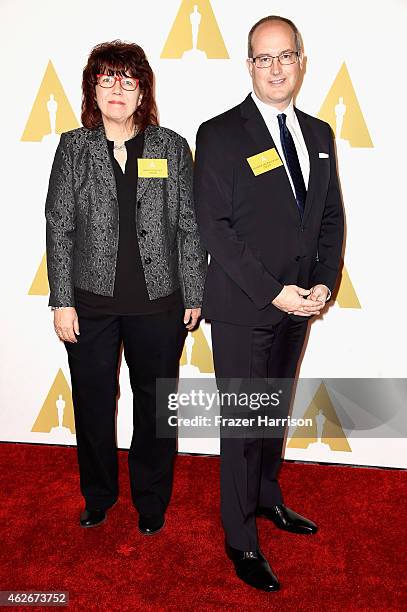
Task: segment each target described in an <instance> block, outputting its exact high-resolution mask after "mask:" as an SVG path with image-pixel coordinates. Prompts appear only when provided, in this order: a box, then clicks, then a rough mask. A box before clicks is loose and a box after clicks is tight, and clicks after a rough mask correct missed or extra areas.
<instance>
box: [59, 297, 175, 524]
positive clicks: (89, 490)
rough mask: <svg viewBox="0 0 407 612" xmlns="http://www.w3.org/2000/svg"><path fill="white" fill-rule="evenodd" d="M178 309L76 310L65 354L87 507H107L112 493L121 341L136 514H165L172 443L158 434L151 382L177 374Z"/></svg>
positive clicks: (114, 487)
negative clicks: (129, 398)
mask: <svg viewBox="0 0 407 612" xmlns="http://www.w3.org/2000/svg"><path fill="white" fill-rule="evenodd" d="M183 312H184V311H183V310H182V309H181V308H176V309H173V310H169V311H167V312H162V313H157V314H150V315H123V316H118V315H103V314H96V313H95V314H93V313H92V315H91V316H89V314H81V312H80V310H78V317H79V328H80V335H79V336H78V337H77V339H78V342H77V344H72V343H68V342H66V343H65V346H66V349H67V352H68V361H69V368H70V372H71V381H72V397H73V404H74V412H75V426H76V437H77V451H78V462H79V473H80V484H81V491H82V495H83V496H84V498H85V502H86V507H87V508H88V509H89V510H91V509H95V508H101V509H107V508H110V507H111V506H112V505H113V504H114V503H115V501H116V500H117V498H118V495H119V490H118V461H117V447H116V407H117V393H118V365H119V356H120V349H121V344H122V342H123V348H124V357H125V359H126V362H127V365H128V368H129V373H130V383H131V388H132V391H133V437H132V441H131V446H130V450H129V454H128V465H129V475H130V486H131V493H132V499H133V503H134V505H135V507H136V508H137V510H138V511H139V512H140V513H141V514H161V513H163V512H165V510H166V508H167V505H168V503H169V500H170V496H171V489H172V476H173V461H174V455H175V451H176V440H175V437H172V438H160V437H156V379H157V378H174V379H176V378H177V376H178V363H179V360H180V357H181V352H182V348H183V344H184V340H185V337H186V329H185V326H184V324H183Z"/></svg>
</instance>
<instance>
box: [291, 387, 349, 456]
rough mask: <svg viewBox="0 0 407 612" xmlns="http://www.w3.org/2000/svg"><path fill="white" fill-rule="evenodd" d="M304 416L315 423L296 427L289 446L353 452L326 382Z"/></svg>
mask: <svg viewBox="0 0 407 612" xmlns="http://www.w3.org/2000/svg"><path fill="white" fill-rule="evenodd" d="M303 418H304V419H312V423H313V424H312V426H308V427H305V426H302V427H301V426H298V427H296V429H295V430H294V434H293V436H292V438H290V440H289V441H288V443H287V447H288V448H301V449H309V450H315V451H316V452H318V451H321V450H322V451H324V450H325V449H326V450H328V451H329V450H331V451H342V452H352V449H351V447H350V446H349V442H348V440H347V438H346V435H345V433H344V431H343V429H342V425H341V424H340V422H339V419H338V417H337V415H336V412H335V408H334V406H333V403H332V401H331V398H330V397H329V394H328V391H327V389H326V386H325V385H324V383H321V384H320V385H319V387H318V390H317V392H316V393H315V395H314V397H313V399H312V401H311V403H310V405H309V406H308V408H307V409H306V411H305V414H304V415H303Z"/></svg>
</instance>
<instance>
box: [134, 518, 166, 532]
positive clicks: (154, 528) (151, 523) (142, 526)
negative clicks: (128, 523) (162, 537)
mask: <svg viewBox="0 0 407 612" xmlns="http://www.w3.org/2000/svg"><path fill="white" fill-rule="evenodd" d="M164 524H165V516H164V515H163V514H140V516H139V519H138V528H139V531H141V533H143V534H144V535H154V534H156V533H158V532H159V531H161V529H162V528H163V527H164Z"/></svg>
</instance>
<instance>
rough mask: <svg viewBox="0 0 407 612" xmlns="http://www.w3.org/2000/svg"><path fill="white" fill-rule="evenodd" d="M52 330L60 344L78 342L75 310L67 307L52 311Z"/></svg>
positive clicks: (77, 323) (77, 320)
mask: <svg viewBox="0 0 407 612" xmlns="http://www.w3.org/2000/svg"><path fill="white" fill-rule="evenodd" d="M54 329H55V332H56V334H57V336H58V338H59V339H60V340H61V342H78V340H77V339H76V337H75V334H76V335H77V336H79V319H78V315H77V314H76V310H75V308H73V307H71V306H67V307H66V308H58V309H57V310H54Z"/></svg>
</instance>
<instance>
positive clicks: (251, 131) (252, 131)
mask: <svg viewBox="0 0 407 612" xmlns="http://www.w3.org/2000/svg"><path fill="white" fill-rule="evenodd" d="M241 115H242V118H243V120H244V129H245V130H246V132H247V134H248V135H249V136H250V138H251V139H252V140H254V141H255V143H256V146H257V147H258V151H257V153H261V152H262V151H265V150H267V149H271V148H273V147H274V148H275V149H276V150H277V151H278V149H277V147H276V144H275V142H274V140H273V138H272V136H271V134H270V132H269V129H268V127H267V125H266V122H265V121H264V119H263V116H262V114H261V112H260V111H259V109H258V108H257V106H256V103H255V102H254V101H253V99H252V96H251V94H249V95H248V96H247V98H246V99H245V100H244V101H243V102H242V104H241ZM273 172H280V173H282V176H281V185H282V188H283V189H284V191H283V193H282V194H281V197H282V198H283V199H285V198H287V199H288V200H289V207H290V210H291V213H292V214H293V216H294V218H295V221H298V219H299V211H298V206H297V202H296V201H295V197H294V194H293V190H292V189H291V185H290V180H289V178H288V176H287V171H286V169H285V166H284V165H283V166H281V167H280V168H276V169H275V170H271V171H270V172H268V174H269V176H270V189H272V180H273V179H274V176H273Z"/></svg>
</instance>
